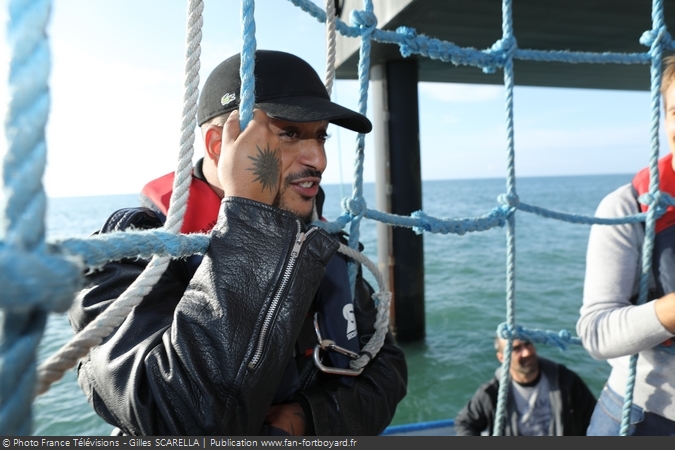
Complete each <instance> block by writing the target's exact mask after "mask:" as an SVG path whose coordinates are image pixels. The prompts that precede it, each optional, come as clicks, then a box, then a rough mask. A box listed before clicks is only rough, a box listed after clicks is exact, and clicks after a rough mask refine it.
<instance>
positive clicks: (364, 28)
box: [350, 10, 377, 36]
mask: <svg viewBox="0 0 675 450" xmlns="http://www.w3.org/2000/svg"><path fill="white" fill-rule="evenodd" d="M350 19H351V21H352V25H354V26H357V27H359V28H361V35H362V36H365V35H367V34H372V33H373V31H375V29H376V28H377V17H375V14H373V13H372V12H369V11H357V10H353V11H352V13H351V15H350Z"/></svg>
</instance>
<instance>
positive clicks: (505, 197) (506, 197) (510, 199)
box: [497, 194, 520, 208]
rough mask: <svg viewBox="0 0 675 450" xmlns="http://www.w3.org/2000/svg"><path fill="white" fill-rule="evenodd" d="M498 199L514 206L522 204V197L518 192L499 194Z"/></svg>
mask: <svg viewBox="0 0 675 450" xmlns="http://www.w3.org/2000/svg"><path fill="white" fill-rule="evenodd" d="M497 201H498V202H499V203H501V204H502V205H506V206H510V207H512V208H517V207H518V206H519V205H520V198H518V195H516V194H499V197H497Z"/></svg>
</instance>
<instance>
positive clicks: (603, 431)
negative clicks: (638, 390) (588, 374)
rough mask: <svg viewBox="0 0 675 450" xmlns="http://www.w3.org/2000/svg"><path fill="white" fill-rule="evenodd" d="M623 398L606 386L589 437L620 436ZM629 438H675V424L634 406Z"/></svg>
mask: <svg viewBox="0 0 675 450" xmlns="http://www.w3.org/2000/svg"><path fill="white" fill-rule="evenodd" d="M622 412H623V397H621V396H620V395H619V394H617V393H616V392H614V391H613V390H611V389H610V388H609V387H608V386H605V387H604V388H603V390H602V394H600V398H599V399H598V403H597V404H596V405H595V410H594V411H593V416H592V417H591V423H590V425H589V426H588V431H587V432H586V434H587V435H588V436H618V435H619V432H620V430H621V415H622ZM628 435H629V436H675V422H673V421H672V420H668V419H666V418H665V417H662V416H659V415H658V414H654V413H652V412H649V411H644V410H643V409H642V408H640V407H639V406H636V405H632V407H631V412H630V427H629V429H628Z"/></svg>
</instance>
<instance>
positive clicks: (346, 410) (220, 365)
mask: <svg viewBox="0 0 675 450" xmlns="http://www.w3.org/2000/svg"><path fill="white" fill-rule="evenodd" d="M130 225H133V226H135V227H137V228H152V227H157V226H159V225H160V222H159V220H158V219H157V217H156V216H155V215H154V213H152V211H150V210H148V209H145V208H135V209H132V210H126V211H122V212H121V213H117V214H116V215H114V216H113V217H111V219H109V221H108V223H107V224H106V226H105V227H104V230H102V231H103V232H106V231H113V230H117V229H124V228H127V227H128V226H130ZM300 236H304V241H303V242H302V244H301V247H299V252H298V253H297V258H295V257H294V256H293V255H292V254H293V252H294V250H298V247H297V245H299V244H297V243H298V238H299V237H300ZM294 247H295V248H294ZM337 247H338V243H337V240H336V238H335V237H333V236H330V235H328V234H327V233H325V232H324V231H323V230H320V229H318V228H315V227H312V228H311V229H310V230H307V229H306V227H305V225H304V224H303V223H302V222H301V221H300V220H299V219H298V218H297V217H296V216H295V215H293V214H290V213H288V212H285V211H282V210H279V209H277V208H273V207H270V206H267V205H263V204H260V203H257V202H254V201H250V200H246V199H241V198H226V199H224V200H223V202H222V206H221V212H220V215H219V218H218V223H217V224H216V226H215V228H214V229H213V234H212V238H211V244H210V246H209V249H208V252H207V254H206V255H205V256H204V258H203V261H202V262H201V264H199V267H198V268H197V270H196V272H195V273H194V276H192V269H191V267H190V266H191V259H190V258H188V259H181V260H174V261H172V262H171V263H170V265H169V267H168V269H167V270H166V272H165V273H164V275H163V276H162V278H161V280H160V281H159V282H158V283H157V284H156V285H155V287H154V288H153V289H152V291H151V292H150V293H149V294H148V295H147V296H146V297H145V298H144V299H143V300H142V302H141V303H140V304H139V305H138V306H137V307H136V308H135V309H134V310H133V311H132V312H131V313H130V314H129V316H128V317H127V318H126V320H125V321H124V322H123V323H122V325H121V326H120V327H119V328H118V329H116V330H115V331H114V332H113V334H112V335H111V336H110V337H109V338H107V339H105V340H104V342H103V343H102V344H101V345H99V346H98V347H96V348H95V349H94V350H92V352H91V353H90V355H89V356H88V357H87V358H85V359H84V360H83V361H82V362H81V364H80V367H79V369H78V381H79V383H80V386H81V387H82V389H83V390H84V392H85V394H86V396H87V398H88V400H89V402H90V404H91V405H92V406H93V407H94V409H95V410H96V412H97V413H98V414H99V415H100V416H101V417H103V418H104V419H105V420H106V421H108V422H109V423H111V424H113V425H115V426H117V427H119V428H120V429H121V430H122V431H123V432H124V433H126V434H132V435H192V436H198V435H235V436H236V435H256V434H260V433H261V430H262V429H263V421H264V419H265V416H266V414H267V411H268V408H269V406H270V404H271V403H272V399H273V397H274V395H275V392H276V390H277V387H278V385H279V382H280V375H281V372H283V371H284V368H285V367H286V366H287V363H288V361H289V360H290V358H292V357H293V355H294V354H295V359H296V361H297V366H298V370H299V373H300V382H301V387H300V390H299V391H298V392H297V394H296V395H295V398H293V401H297V402H299V403H300V404H301V406H302V407H303V409H304V411H305V414H306V417H307V422H308V423H307V427H308V429H307V434H308V435H309V434H316V435H377V434H380V433H381V432H382V431H383V430H384V428H385V427H386V426H387V425H388V424H389V423H390V422H391V419H392V418H393V416H394V412H395V410H396V405H397V404H398V402H399V401H400V400H401V399H402V398H403V397H404V396H405V393H406V383H407V366H406V363H405V358H404V355H403V353H402V351H401V350H400V349H399V348H398V347H397V346H396V345H394V343H393V340H392V339H391V336H388V337H387V340H386V341H385V344H384V346H383V347H382V349H381V350H380V352H379V353H378V355H377V356H376V357H375V358H374V359H373V360H372V361H371V362H370V363H369V364H368V366H366V369H365V370H364V371H363V373H362V374H361V375H360V376H358V377H356V378H354V381H353V384H352V385H351V386H348V384H349V383H344V382H343V381H342V380H341V379H340V378H341V377H340V376H336V375H330V374H325V373H323V372H320V371H318V369H316V367H315V366H314V364H313V362H312V361H311V358H309V357H306V355H305V353H304V352H305V350H306V349H304V348H302V347H301V346H300V345H301V344H300V343H302V342H303V341H306V342H310V341H311V339H310V338H307V336H308V335H311V334H313V329H312V327H311V324H310V323H309V322H310V320H309V316H310V314H308V311H309V309H310V307H311V305H312V300H313V297H314V295H315V292H316V290H317V288H318V286H319V284H320V283H321V280H322V277H323V274H324V266H325V265H326V264H327V262H328V261H329V260H330V258H331V257H333V256H334V254H335V252H336V250H337ZM146 264H147V261H142V260H124V261H121V262H116V263H110V264H108V265H106V266H105V267H104V268H103V270H101V271H96V272H94V273H92V274H90V275H89V276H88V282H89V284H88V287H87V288H85V289H84V290H83V291H82V292H81V293H80V295H79V296H78V299H77V301H76V304H75V307H74V308H73V309H71V312H70V319H71V324H72V326H73V328H74V329H75V330H76V331H79V330H80V329H82V328H83V327H84V326H85V325H87V324H88V323H89V322H91V321H92V320H93V319H94V318H95V317H96V316H97V315H98V314H100V313H101V312H102V311H103V310H105V308H106V307H107V306H108V305H109V304H110V303H111V302H112V299H115V298H117V297H118V296H119V295H120V294H121V293H122V292H123V291H124V290H125V289H126V288H127V287H128V286H129V285H130V284H131V283H132V282H133V281H134V280H135V279H136V277H137V276H138V275H139V274H140V272H141V271H142V270H143V269H144V268H145V266H146ZM293 264H294V265H293ZM285 274H287V275H285ZM371 293H372V290H371V289H370V286H369V285H368V284H367V283H366V282H365V281H364V280H363V279H362V277H361V276H360V273H359V282H358V283H357V293H356V298H355V300H354V313H355V316H356V321H357V328H358V333H359V338H360V340H361V342H362V345H363V343H365V342H367V341H368V340H369V339H370V337H371V336H372V333H373V331H374V330H373V324H374V321H375V314H376V310H375V307H374V305H373V302H372V300H371V299H370V295H371ZM303 336H304V337H303ZM314 344H316V338H315V337H314V339H313V342H311V345H312V346H313V345H314Z"/></svg>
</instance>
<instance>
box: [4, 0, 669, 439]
mask: <svg viewBox="0 0 675 450" xmlns="http://www.w3.org/2000/svg"><path fill="white" fill-rule="evenodd" d="M290 1H291V2H292V3H293V4H295V5H296V6H298V7H300V8H302V9H303V10H304V11H306V12H308V13H309V14H310V15H312V16H313V17H315V18H316V19H317V20H319V21H320V22H326V30H327V31H326V32H327V58H326V61H327V63H326V64H327V70H326V88H327V89H328V91H329V92H330V91H331V90H332V80H333V78H334V58H335V46H334V35H335V32H336V31H337V32H339V33H341V34H342V35H344V36H347V37H360V38H361V48H360V53H359V56H360V59H359V68H358V69H359V84H360V90H359V108H358V110H359V112H360V113H362V114H365V113H366V109H367V108H366V106H367V87H368V72H369V67H370V46H371V42H372V41H373V40H374V41H376V42H381V43H390V44H395V45H398V46H399V48H400V51H401V54H402V55H403V56H410V55H412V54H420V55H423V56H426V57H429V58H433V59H439V60H442V61H447V62H452V63H453V64H456V65H468V66H473V67H477V68H480V69H482V70H483V71H484V72H486V73H493V72H495V71H496V70H503V71H504V85H505V92H506V123H507V127H506V129H507V136H506V144H507V145H506V150H507V186H506V188H507V189H506V191H507V192H506V193H505V194H502V196H500V198H499V202H500V203H501V204H502V205H501V206H498V207H495V208H494V209H493V210H492V211H490V212H488V213H487V214H485V215H483V216H479V217H476V218H451V219H448V218H435V217H430V216H428V215H426V214H425V213H424V212H423V211H418V212H415V213H413V214H411V215H410V216H409V217H405V216H397V215H392V214H387V213H384V212H380V211H374V210H370V209H368V207H367V204H366V202H365V200H364V198H363V189H362V184H363V159H364V147H365V144H364V142H365V141H364V139H365V138H364V135H363V134H359V135H358V136H357V145H356V154H355V166H354V185H353V190H352V196H351V198H349V199H345V200H344V201H343V208H344V213H343V214H342V215H341V216H340V217H338V218H337V219H336V220H335V221H334V222H328V223H320V224H318V225H319V226H322V227H323V228H325V229H326V230H328V231H330V232H338V231H340V230H342V229H344V228H345V227H346V226H347V224H350V223H351V224H350V239H349V246H348V247H347V246H342V247H341V248H340V251H341V252H342V253H344V254H347V255H348V256H350V258H352V260H353V261H354V263H352V264H350V280H351V281H352V286H353V283H354V280H355V274H356V270H357V266H356V264H358V263H360V264H363V265H365V266H366V267H367V268H369V269H370V270H371V271H372V272H373V273H374V274H376V278H377V280H378V284H379V285H380V290H381V291H383V292H380V293H378V294H376V296H375V299H374V300H375V301H376V303H377V305H378V318H377V322H376V328H377V331H376V335H377V336H378V338H377V339H375V336H374V337H373V339H372V340H371V342H369V343H368V345H367V346H366V349H367V350H366V349H364V350H366V352H367V353H371V354H373V355H374V354H375V353H377V349H379V347H378V345H379V346H381V342H382V339H383V336H384V334H386V330H387V327H388V322H387V320H388V306H389V302H390V294H389V293H387V292H384V286H383V281H382V280H381V275H378V274H379V271H377V269H376V268H375V267H374V265H373V264H372V262H370V261H369V260H367V258H365V257H363V255H361V254H360V253H359V252H358V251H357V250H356V249H357V246H358V240H359V225H360V222H361V220H362V219H363V218H369V219H372V220H377V221H380V222H384V223H388V224H391V225H394V226H405V227H410V228H412V229H413V230H414V231H415V232H417V233H422V232H434V233H456V234H464V233H467V232H474V231H483V230H486V229H490V228H493V227H496V226H500V227H503V226H506V238H507V255H506V256H507V283H506V302H507V317H506V319H507V320H506V322H505V323H504V324H502V325H500V328H499V333H500V335H501V336H503V337H505V338H507V339H508V344H507V348H506V350H505V351H506V353H505V361H504V366H503V367H504V368H508V367H509V365H510V350H511V348H512V340H513V339H515V338H519V337H524V338H527V339H530V340H533V341H535V342H546V343H549V344H551V345H555V346H558V347H559V348H564V347H566V346H567V345H569V344H576V343H578V338H574V337H572V335H571V334H570V333H569V332H567V331H566V330H562V331H560V332H558V333H553V332H549V331H542V330H527V329H525V328H523V327H521V326H519V325H517V324H516V322H515V212H516V211H517V210H520V211H524V212H530V213H534V214H539V215H541V216H543V217H548V218H553V219H557V220H564V221H568V222H572V223H583V224H603V225H616V224H622V223H636V222H640V221H645V227H646V228H645V230H646V232H645V242H644V247H643V251H642V255H643V261H642V274H641V278H640V294H639V300H638V301H639V303H642V302H644V301H645V300H646V296H647V287H646V286H647V281H648V274H649V272H650V269H651V264H652V261H651V254H652V250H653V243H654V223H655V221H656V219H658V217H660V216H661V215H662V214H663V212H664V211H665V208H666V207H667V206H668V205H673V204H674V202H673V198H672V197H671V196H670V195H667V194H665V193H662V192H660V191H659V187H658V179H659V177H658V147H659V142H658V141H659V140H658V128H659V120H660V118H659V103H660V92H659V91H660V75H661V74H660V72H661V56H662V54H663V51H664V50H666V49H670V50H672V49H674V48H675V46H674V44H673V42H672V40H671V37H670V34H669V33H668V31H667V29H666V26H665V23H664V16H663V2H662V0H653V3H652V29H651V30H648V31H646V32H645V33H644V34H643V36H642V37H641V39H640V42H641V43H643V44H644V45H646V46H648V47H649V51H648V52H645V53H630V54H622V53H612V52H604V53H589V52H566V51H540V50H528V49H520V48H518V45H517V41H516V38H515V36H514V34H513V23H512V0H503V4H502V32H503V33H502V38H501V39H500V40H498V41H497V42H495V44H494V45H492V46H491V47H490V48H489V49H485V50H477V49H473V48H461V47H459V46H457V45H455V44H453V43H451V42H447V41H442V40H438V39H433V38H428V37H426V36H423V35H418V33H417V32H416V31H415V30H413V29H410V28H405V27H401V28H399V29H397V30H395V31H383V30H379V29H377V19H376V17H375V14H374V7H373V2H372V0H364V8H363V10H362V11H353V12H352V13H351V15H350V17H351V22H352V25H351V26H350V25H347V24H345V23H344V22H342V21H341V20H340V19H338V18H336V17H335V12H334V10H333V8H332V7H334V2H332V1H331V0H327V3H326V12H324V11H323V10H321V8H319V7H318V6H317V5H315V4H314V3H313V2H312V1H310V0H290ZM8 7H9V12H10V14H9V24H8V31H7V37H8V42H9V44H10V53H11V57H12V62H11V64H10V71H9V88H10V93H11V100H10V105H9V108H8V113H7V117H6V120H5V134H6V139H7V142H8V145H7V149H8V151H7V154H6V156H5V157H4V160H3V190H4V196H3V202H4V203H3V204H2V206H3V211H2V212H3V214H2V215H1V216H0V239H1V240H0V286H3V289H2V290H0V306H1V307H2V308H3V309H4V315H3V316H2V324H1V325H0V327H1V328H0V329H1V333H2V334H1V338H0V367H1V368H2V370H0V398H2V399H3V401H2V402H0V434H4V435H10V434H27V433H28V432H29V429H30V421H29V418H30V404H31V399H32V397H33V394H34V393H35V392H38V393H39V392H44V390H46V389H47V387H48V386H49V384H50V383H52V382H53V381H55V380H56V379H58V378H60V376H61V375H62V373H63V370H66V368H68V367H72V365H74V363H75V362H76V360H77V358H79V357H80V356H82V355H83V352H85V349H88V348H91V346H92V345H96V343H97V342H100V340H101V339H102V336H105V335H107V333H108V332H109V330H111V329H112V328H114V327H116V326H117V325H119V323H121V321H123V320H124V318H125V317H126V315H127V314H128V311H129V310H130V309H131V308H133V305H134V304H136V303H138V302H139V301H140V299H142V297H143V296H144V295H145V293H147V292H148V291H149V289H151V287H152V286H153V285H154V284H155V282H156V281H157V279H158V278H159V277H160V276H161V274H162V273H163V272H164V270H165V268H166V265H167V264H168V261H169V259H170V258H171V257H179V256H187V255H190V254H194V253H200V252H201V253H203V251H204V250H205V248H206V246H207V245H208V236H189V237H186V236H176V234H177V233H178V231H179V230H180V226H181V223H182V218H183V215H184V212H185V207H186V204H187V203H186V202H187V196H188V192H189V190H188V187H189V183H190V180H191V169H192V164H191V161H192V152H193V143H194V128H195V126H196V123H195V111H196V100H197V96H198V92H197V90H198V89H197V86H198V85H199V75H198V73H199V55H200V42H201V25H202V17H201V13H202V10H203V4H202V2H201V1H198V0H191V1H190V4H189V7H188V16H189V17H188V38H187V51H186V54H187V55H186V56H187V57H186V71H185V72H186V76H185V95H184V110H183V123H182V132H181V142H180V147H181V148H180V153H179V161H178V167H177V170H176V177H175V182H174V190H173V196H172V199H171V208H170V210H169V213H168V215H167V222H166V224H165V227H164V229H163V230H154V231H153V232H147V233H145V234H144V233H125V234H124V236H123V237H120V236H118V235H109V236H106V237H104V238H102V239H100V240H99V239H93V240H87V243H86V244H84V243H83V242H82V241H80V240H67V241H62V242H58V243H55V244H52V245H47V244H46V243H45V242H44V211H45V204H46V201H45V194H44V191H43V189H42V183H41V181H40V180H41V177H42V174H43V172H44V166H45V155H46V144H45V138H44V129H45V124H46V120H47V115H48V111H49V90H48V87H47V79H48V75H49V70H50V55H49V48H48V44H47V39H46V33H45V27H46V24H47V22H48V19H49V14H50V2H49V1H48V0H10V1H9V2H8ZM253 9H254V1H253V0H242V33H243V37H244V39H243V41H244V48H243V50H242V65H241V78H242V91H241V93H240V94H241V107H240V112H241V123H242V127H245V126H246V124H247V123H248V121H249V120H250V118H251V117H252V111H253V103H254V89H255V85H254V79H253V64H254V60H253V55H254V54H255V47H256V43H255V22H254V20H253ZM514 59H520V60H530V61H557V62H567V63H603V64H607V63H611V64H647V63H651V93H652V105H651V106H652V116H651V118H652V120H651V153H650V161H649V168H650V189H649V193H648V194H645V195H643V196H642V197H641V198H640V201H641V202H643V203H644V204H647V205H649V209H648V212H647V213H640V214H635V215H632V216H627V217H620V218H598V217H588V216H581V215H574V214H568V213H562V212H556V211H550V210H547V209H544V208H541V207H538V206H534V205H529V204H526V203H524V202H522V201H521V200H520V198H519V196H518V194H517V191H516V178H515V163H514V160H515V144H514V127H513V123H514V120H513V87H514V81H513V73H514V71H513V60H514ZM136 238H138V239H139V240H138V241H136V240H135V239H136ZM122 241H123V242H124V243H120V242H122ZM140 242H142V244H141V243H140ZM133 255H139V256H141V257H144V258H145V257H148V256H150V255H155V256H154V257H153V259H152V260H151V262H150V263H149V264H148V268H147V269H146V271H145V272H144V273H143V274H142V275H141V276H140V277H139V278H138V279H137V280H136V282H135V283H134V284H133V285H132V286H131V287H130V289H129V290H128V291H127V292H125V293H124V294H123V295H122V296H121V297H120V298H119V299H118V300H117V301H116V302H115V303H114V305H113V306H111V307H110V308H109V309H108V310H107V311H106V314H107V315H106V314H104V315H102V316H100V317H99V319H98V320H97V321H96V322H95V324H92V325H91V327H90V329H85V330H86V332H85V330H83V332H82V333H80V334H78V336H76V337H75V338H74V339H73V340H72V341H71V342H69V343H68V344H67V345H66V346H65V347H64V349H62V351H60V352H59V353H57V355H54V356H53V357H52V358H50V359H49V360H48V361H46V362H45V363H44V364H43V365H41V366H40V368H39V369H38V372H39V375H40V381H39V384H38V385H37V388H36V390H34V386H35V378H36V377H35V349H36V347H37V344H38V342H39V340H40V338H41V336H42V333H43V330H44V325H45V321H46V317H47V313H48V312H49V311H64V310H65V309H66V308H67V306H68V304H69V303H70V301H71V300H72V295H73V293H74V292H76V291H77V290H78V289H79V287H80V285H81V282H82V277H81V272H82V270H83V269H84V268H86V267H90V268H91V267H98V266H101V265H102V264H104V263H105V262H107V261H110V260H114V259H120V258H123V257H131V256H133ZM36 274H38V275H36ZM116 324H117V325H116ZM367 359H368V357H367V356H365V355H364V356H363V357H362V358H359V359H358V360H356V361H354V362H353V363H352V365H353V367H355V366H359V367H363V365H365V364H367ZM636 361H637V355H634V356H633V357H632V358H631V365H630V370H631V374H630V376H629V382H628V385H627V389H626V397H625V405H624V413H623V417H622V429H621V434H627V432H628V429H629V425H630V423H629V411H630V408H631V405H632V395H633V389H634V381H635V367H636ZM502 373H503V379H502V380H501V385H502V387H503V388H504V387H505V386H506V384H507V383H508V382H509V380H508V369H506V370H502ZM504 389H505V388H504ZM504 401H505V396H504V390H503V389H501V388H500V393H499V401H498V408H497V417H496V421H497V423H498V424H499V425H498V428H497V434H501V433H502V432H503V420H504Z"/></svg>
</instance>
